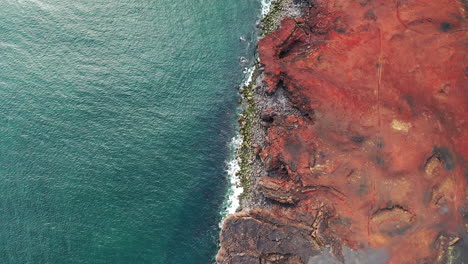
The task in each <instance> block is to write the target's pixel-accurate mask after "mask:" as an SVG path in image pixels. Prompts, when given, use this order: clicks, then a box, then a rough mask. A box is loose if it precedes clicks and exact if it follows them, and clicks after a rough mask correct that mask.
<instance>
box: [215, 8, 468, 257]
mask: <svg viewBox="0 0 468 264" xmlns="http://www.w3.org/2000/svg"><path fill="white" fill-rule="evenodd" d="M466 5H467V3H466V2H464V1H460V0H437V1H436V0H367V1H366V0H355V1H353V0H317V1H313V2H312V3H311V4H310V5H309V7H308V8H307V10H306V11H305V12H304V16H303V17H300V18H294V19H293V18H290V19H285V20H283V21H282V23H281V27H280V29H278V30H277V31H275V32H273V33H271V34H269V35H267V36H266V37H264V38H263V39H261V41H260V43H259V54H260V59H261V62H262V64H263V65H264V72H263V75H264V77H265V80H264V81H265V82H266V84H267V87H268V88H267V92H268V93H269V94H274V93H275V92H276V90H277V89H283V90H284V92H285V94H286V95H287V97H288V98H289V100H290V102H291V104H292V106H294V107H295V108H297V109H298V110H299V112H300V113H301V114H300V115H282V114H281V113H276V114H275V115H274V117H271V119H270V120H268V122H269V123H270V124H269V125H268V128H267V130H266V139H265V144H264V146H263V150H261V152H260V153H259V158H260V159H261V161H262V163H263V164H264V166H265V168H266V170H267V171H268V177H263V178H262V179H261V180H260V181H258V184H257V185H256V187H257V188H259V190H260V192H261V193H262V194H263V195H264V196H265V197H266V198H268V199H270V200H273V201H275V202H273V204H272V205H271V207H270V208H269V209H256V210H251V211H247V212H242V213H239V214H237V215H234V216H231V217H230V218H228V219H227V220H226V221H225V223H224V227H223V233H222V236H221V245H222V248H221V250H220V253H219V254H218V261H219V262H220V263H311V264H312V263H320V262H318V261H317V262H314V258H315V257H316V256H317V255H318V254H322V253H320V252H323V248H325V247H327V248H329V251H330V254H331V255H333V256H334V259H336V260H338V261H341V262H345V261H346V260H348V256H347V255H346V254H345V253H343V252H344V248H349V249H352V250H356V252H361V251H362V252H371V251H369V250H376V252H382V253H381V254H380V255H378V254H377V255H378V256H377V255H375V256H373V255H372V254H370V253H366V254H367V255H366V256H365V257H363V259H365V261H367V262H362V263H369V264H370V263H393V264H400V263H449V261H451V258H452V257H451V255H453V254H455V250H454V248H456V247H458V251H456V254H458V255H460V256H459V257H458V259H459V260H458V261H460V259H463V257H464V256H463V254H465V253H466V250H468V249H467V248H466V247H467V246H466V245H468V243H467V241H466V240H467V239H468V235H467V233H466V232H467V223H468V200H467V190H468V189H467V179H468V165H467V164H468V163H467V159H468V123H467V118H468V82H467V77H468V60H467V56H466V54H467V49H468V42H467V40H468V39H467V29H468V26H467V23H466V15H467V13H466ZM278 87H279V88H278ZM379 250H380V251H379ZM464 250H465V252H464ZM373 258H377V259H376V260H374V262H373V260H372V259H373ZM323 263H334V262H323ZM347 263H354V262H347ZM356 263H360V262H356ZM453 263H455V262H453ZM457 263H458V262H457ZM459 263H463V262H459Z"/></svg>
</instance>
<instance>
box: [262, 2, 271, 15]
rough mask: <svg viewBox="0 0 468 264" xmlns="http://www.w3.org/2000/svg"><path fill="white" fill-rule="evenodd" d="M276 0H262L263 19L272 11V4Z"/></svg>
mask: <svg viewBox="0 0 468 264" xmlns="http://www.w3.org/2000/svg"><path fill="white" fill-rule="evenodd" d="M273 1H274V0H261V3H262V18H263V17H265V16H266V15H267V14H268V13H269V12H270V9H271V4H272V3H273Z"/></svg>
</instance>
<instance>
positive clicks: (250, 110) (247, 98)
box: [237, 65, 258, 198]
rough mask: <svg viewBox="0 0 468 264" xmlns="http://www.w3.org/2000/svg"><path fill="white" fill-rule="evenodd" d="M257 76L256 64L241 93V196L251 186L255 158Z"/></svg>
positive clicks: (239, 153)
mask: <svg viewBox="0 0 468 264" xmlns="http://www.w3.org/2000/svg"><path fill="white" fill-rule="evenodd" d="M257 76H258V65H255V66H254V70H253V74H252V80H251V81H250V83H249V84H247V85H246V86H244V87H243V89H242V90H241V92H240V93H241V94H242V96H243V99H244V102H245V108H244V111H243V113H242V115H241V116H240V117H239V125H240V133H241V135H242V138H243V141H242V145H241V146H240V148H239V150H238V155H239V160H240V164H239V166H240V170H239V172H238V174H237V176H238V177H239V179H240V184H241V186H242V188H243V189H244V192H243V193H242V194H241V198H246V197H248V195H249V193H250V187H251V175H252V164H253V162H254V160H255V153H254V149H253V147H252V138H253V133H254V132H253V125H254V122H255V119H256V118H257V116H256V113H257V108H256V105H255V99H254V90H255V79H256V78H257Z"/></svg>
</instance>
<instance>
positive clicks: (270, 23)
mask: <svg viewBox="0 0 468 264" xmlns="http://www.w3.org/2000/svg"><path fill="white" fill-rule="evenodd" d="M284 2H285V1H284V0H277V1H275V2H273V4H272V7H271V9H270V12H269V13H268V14H267V15H266V16H265V17H264V18H263V19H262V32H261V35H262V36H265V35H268V34H270V33H272V32H273V31H275V29H276V27H277V26H278V24H279V22H280V21H279V17H280V15H281V11H282V10H283V4H284Z"/></svg>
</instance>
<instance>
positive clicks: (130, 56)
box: [0, 0, 261, 263]
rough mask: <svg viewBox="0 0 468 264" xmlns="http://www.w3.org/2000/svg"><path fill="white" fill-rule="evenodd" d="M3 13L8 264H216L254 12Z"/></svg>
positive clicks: (2, 174)
mask: <svg viewBox="0 0 468 264" xmlns="http://www.w3.org/2000/svg"><path fill="white" fill-rule="evenodd" d="M0 9H1V10H2V12H1V13H0V32H1V34H2V36H3V37H2V39H1V40H0V55H1V58H2V59H1V60H0V66H1V67H0V135H1V136H0V188H1V190H0V196H1V197H0V219H1V221H0V237H1V238H2V239H1V240H0V263H210V262H211V261H212V260H213V257H214V255H215V254H216V250H217V243H218V242H217V237H218V233H219V227H218V224H219V221H220V220H221V215H220V213H219V212H220V210H223V201H224V199H225V193H226V190H227V188H228V185H229V182H228V179H227V175H226V165H225V161H226V159H228V157H229V151H230V149H229V146H228V144H229V142H230V140H231V138H233V137H234V136H235V134H236V131H235V122H236V111H237V110H236V109H237V107H238V106H237V98H238V92H237V90H236V89H235V87H236V86H237V85H238V84H240V83H241V81H242V79H243V77H244V75H243V73H242V69H243V67H245V66H248V65H241V64H240V63H239V56H243V57H246V58H248V59H251V58H252V57H253V53H254V49H255V44H253V43H255V41H256V34H255V22H256V21H257V20H258V18H259V15H260V13H261V6H260V1H258V0H238V1H215V0H206V1H189V0H171V1H169V0H155V1H151V0H139V1H136V0H122V1H104V0H97V1H96V0H93V1H90V0H73V1H71V0H65V1H53V0H35V1H32V0H30V1H27V0H23V1H20V0H7V1H3V2H2V3H0ZM240 36H243V37H244V38H245V39H246V41H244V42H240V41H239V37H240Z"/></svg>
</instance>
